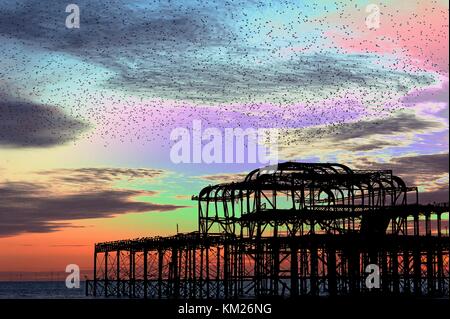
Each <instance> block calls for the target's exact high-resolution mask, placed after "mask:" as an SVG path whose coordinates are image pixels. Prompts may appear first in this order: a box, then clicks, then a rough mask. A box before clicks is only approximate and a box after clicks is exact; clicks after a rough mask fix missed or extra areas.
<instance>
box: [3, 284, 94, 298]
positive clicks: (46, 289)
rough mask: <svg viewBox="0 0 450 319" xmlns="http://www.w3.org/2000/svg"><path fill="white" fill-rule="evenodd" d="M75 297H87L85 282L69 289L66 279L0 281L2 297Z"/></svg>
mask: <svg viewBox="0 0 450 319" xmlns="http://www.w3.org/2000/svg"><path fill="white" fill-rule="evenodd" d="M11 298H13V299H15V298H22V299H56V298H58V299H74V298H87V297H86V296H85V286H84V282H81V283H80V288H73V289H68V288H66V284H65V282H64V281H27V282H23V281H22V282H20V281H16V282H14V281H0V299H11Z"/></svg>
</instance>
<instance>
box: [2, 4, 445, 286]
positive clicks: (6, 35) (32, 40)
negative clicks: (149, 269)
mask: <svg viewBox="0 0 450 319" xmlns="http://www.w3.org/2000/svg"><path fill="white" fill-rule="evenodd" d="M312 2H314V3H315V4H312ZM69 3H75V4H77V5H78V6H79V8H80V28H74V29H69V28H67V27H66V26H65V21H66V17H67V16H68V15H69V13H66V12H65V8H66V6H67V5H68V4H69ZM369 4H375V5H377V8H378V10H379V13H380V16H379V18H380V19H379V26H377V27H369V26H368V24H367V23H366V22H367V17H368V16H370V15H373V13H374V12H373V11H370V10H369V11H370V12H366V7H367V5H369ZM448 10H449V8H448V2H447V1H376V2H372V1H337V2H335V1H300V0H296V1H292V2H291V1H269V0H267V1H243V0H242V1H225V0H217V1H211V0H208V1H157V0H156V1H131V0H130V1H121V0H103V1H87V0H71V1H61V0H58V1H56V0H53V1H51V0H42V1H33V0H29V1H4V0H0V43H1V46H0V57H1V59H0V75H1V76H0V272H27V271H29V272H40V271H64V269H65V267H66V265H67V264H78V265H80V267H81V268H83V269H90V268H92V252H93V247H94V243H95V242H100V241H107V240H116V239H125V238H134V237H143V236H152V235H168V234H173V233H174V232H176V227H177V224H178V227H179V230H180V231H181V232H187V231H192V230H195V229H196V227H197V221H196V218H197V206H196V202H194V201H192V200H191V196H192V195H194V194H197V193H198V192H199V191H200V190H201V188H202V187H204V186H207V185H208V184H213V183H218V182H220V181H224V180H229V179H230V178H231V177H234V176H236V175H237V174H240V173H245V172H247V171H249V170H250V169H252V168H255V167H259V166H260V164H258V163H243V164H238V163H236V164H223V163H214V164H205V163H201V164H189V163H186V164H175V163H173V161H171V158H170V149H171V147H172V145H173V141H171V140H170V133H171V131H172V130H173V129H175V128H180V127H181V128H187V129H190V128H191V127H192V123H193V121H194V120H201V121H202V125H203V126H204V127H205V128H217V129H218V130H220V131H223V130H224V129H225V128H237V127H240V128H264V129H278V132H280V137H279V141H278V151H279V159H280V160H281V161H286V160H298V161H309V162H317V161H324V162H340V163H343V164H346V165H348V166H350V167H352V168H361V169H363V168H364V169H379V168H385V169H392V170H393V172H394V174H396V175H399V176H401V177H403V178H404V179H405V180H406V181H407V182H408V183H409V184H411V185H415V186H419V190H420V191H421V201H422V202H424V203H426V202H433V201H437V202H444V201H445V202H447V201H448V183H449V181H448V162H449V160H448V150H449V144H448V117H449V113H448V111H449V89H448V77H449V56H448V52H449V47H448V30H449V29H448V28H449V21H448V14H449V11H448ZM0 279H1V276H0Z"/></svg>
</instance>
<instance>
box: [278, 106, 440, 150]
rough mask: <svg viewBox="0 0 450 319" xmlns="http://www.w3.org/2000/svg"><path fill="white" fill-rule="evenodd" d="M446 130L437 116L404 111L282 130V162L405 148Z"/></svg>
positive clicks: (415, 111)
mask: <svg viewBox="0 0 450 319" xmlns="http://www.w3.org/2000/svg"><path fill="white" fill-rule="evenodd" d="M446 129H447V125H446V124H445V123H443V122H442V120H441V119H440V118H438V117H436V116H434V115H430V114H427V115H425V114H421V113H420V112H418V111H417V110H403V111H399V112H395V113H393V114H392V115H391V116H389V117H385V118H380V119H374V120H360V121H354V122H350V123H340V124H339V123H338V124H332V125H327V126H325V125H321V126H312V127H306V128H299V129H288V130H280V137H279V154H280V157H281V158H283V159H295V158H305V157H314V156H317V157H320V158H325V157H327V156H328V155H331V154H334V155H336V154H339V153H346V154H350V153H356V152H368V151H375V150H383V149H387V148H395V147H405V146H408V145H411V144H412V143H414V142H415V141H417V140H418V139H419V137H418V136H419V135H420V134H432V133H434V132H442V131H445V130H446Z"/></svg>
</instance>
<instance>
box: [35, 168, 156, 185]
mask: <svg viewBox="0 0 450 319" xmlns="http://www.w3.org/2000/svg"><path fill="white" fill-rule="evenodd" d="M37 173H38V174H39V175H43V176H47V178H49V179H51V181H52V182H53V183H57V184H61V183H63V184H75V185H77V186H82V187H91V186H92V184H104V183H108V184H111V183H113V182H118V181H132V180H137V179H144V180H149V179H154V178H157V177H161V176H162V175H163V174H164V171H163V170H158V169H148V168H108V167H105V168H96V167H88V168H74V169H52V170H47V171H39V172H37ZM94 186H95V185H94Z"/></svg>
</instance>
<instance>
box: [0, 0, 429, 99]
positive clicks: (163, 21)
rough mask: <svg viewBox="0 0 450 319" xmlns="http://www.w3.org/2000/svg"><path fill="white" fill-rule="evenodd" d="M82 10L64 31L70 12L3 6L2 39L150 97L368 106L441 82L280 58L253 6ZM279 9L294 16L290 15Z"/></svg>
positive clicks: (315, 57) (115, 3) (330, 61)
mask: <svg viewBox="0 0 450 319" xmlns="http://www.w3.org/2000/svg"><path fill="white" fill-rule="evenodd" d="M77 4H78V5H79V6H80V10H81V26H80V29H67V28H66V27H65V26H64V21H65V18H66V16H67V13H65V11H64V9H65V5H66V4H64V3H60V4H58V5H55V4H54V3H53V1H39V2H36V1H32V0H29V1H22V2H20V3H19V4H16V5H14V6H7V5H4V6H5V7H4V8H3V9H2V10H1V13H0V34H2V35H3V36H5V37H8V38H14V39H19V40H21V41H24V42H25V43H27V44H30V45H32V46H34V47H37V48H39V49H41V50H42V49H43V50H50V51H59V52H62V53H69V54H71V55H74V56H76V57H78V58H80V59H82V60H84V61H87V62H89V63H96V64H99V65H101V66H103V67H105V68H107V69H109V70H111V71H113V72H112V73H113V74H114V76H112V77H111V78H110V79H109V81H108V83H105V85H106V86H109V87H113V88H114V89H125V90H128V91H131V92H133V93H135V94H143V95H145V96H146V97H149V98H167V99H175V100H186V101H194V102H196V103H205V104H217V103H256V102H273V103H282V104H287V103H296V102H308V103H314V102H317V101H321V100H323V99H327V98H330V97H336V96H339V95H342V94H344V93H345V92H347V91H351V92H356V93H358V94H359V95H360V97H361V99H364V101H365V102H366V104H369V105H370V104H373V103H375V102H376V101H379V100H381V99H389V98H398V96H397V95H398V93H399V92H400V93H406V92H408V91H409V90H411V89H413V88H416V87H421V86H424V85H428V84H430V83H432V82H433V81H434V79H433V77H432V76H430V75H427V74H420V73H417V74H414V73H407V72H401V71H396V70H393V69H390V68H388V67H383V63H381V62H380V61H381V60H383V61H384V59H386V57H380V56H375V55H370V54H351V55H350V54H331V53H329V52H327V51H326V50H323V51H321V50H319V52H318V53H316V54H312V53H308V54H307V53H301V54H296V55H294V56H291V57H289V58H283V57H280V56H277V54H276V53H274V52H275V51H276V50H275V51H274V47H273V44H271V43H275V42H276V41H274V39H270V41H267V40H266V39H265V38H264V37H266V36H267V35H264V30H265V28H267V26H265V25H264V23H263V17H258V18H257V19H254V20H251V19H250V18H249V15H252V14H254V13H255V12H257V11H258V7H259V6H260V4H256V3H253V2H248V3H246V4H241V3H239V4H237V3H229V2H223V1H208V2H202V3H197V4H189V3H183V4H181V3H176V2H170V3H166V2H165V1H164V2H162V1H161V2H158V1H157V2H155V3H153V4H142V3H139V2H137V3H129V2H128V1H121V0H108V1H101V2H93V1H87V0H80V1H78V2H77ZM265 9H267V10H268V8H265ZM279 10H280V11H281V12H283V13H285V14H289V13H290V12H291V10H292V8H291V7H283V6H281V7H280V9H279ZM260 20H261V21H260ZM255 21H258V22H255ZM292 23H294V25H295V26H296V27H301V25H302V24H301V23H300V22H299V21H294V22H292ZM244 30H245V31H244ZM269 31H270V30H267V32H269ZM261 36H263V37H262V38H261ZM286 36H287V35H286ZM288 38H289V36H288ZM252 39H253V40H252ZM293 40H294V39H293ZM278 49H279V48H278ZM337 84H338V85H337ZM379 92H383V95H382V96H380V94H379Z"/></svg>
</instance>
